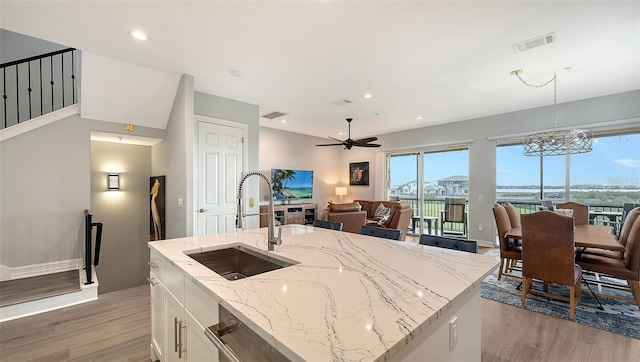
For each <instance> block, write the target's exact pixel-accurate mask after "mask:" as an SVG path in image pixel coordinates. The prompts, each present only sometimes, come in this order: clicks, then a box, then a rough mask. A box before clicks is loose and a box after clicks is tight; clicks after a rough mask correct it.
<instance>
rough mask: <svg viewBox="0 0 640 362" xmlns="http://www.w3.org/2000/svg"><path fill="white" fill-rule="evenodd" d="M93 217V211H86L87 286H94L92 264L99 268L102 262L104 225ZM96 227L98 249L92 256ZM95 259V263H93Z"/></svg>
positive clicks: (85, 257) (85, 255) (85, 251)
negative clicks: (94, 228) (101, 248)
mask: <svg viewBox="0 0 640 362" xmlns="http://www.w3.org/2000/svg"><path fill="white" fill-rule="evenodd" d="M92 218H93V215H92V214H91V210H84V270H85V273H86V275H87V282H86V283H85V284H93V281H92V280H91V277H92V267H91V266H92V264H93V266H98V263H99V262H100V244H101V243H102V223H101V222H93V221H92ZM94 226H95V227H96V249H95V252H94V254H93V258H92V256H91V245H92V244H93V243H92V239H93V227H94ZM92 259H93V262H92Z"/></svg>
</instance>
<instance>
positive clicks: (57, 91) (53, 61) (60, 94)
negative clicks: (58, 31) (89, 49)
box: [0, 48, 77, 129]
mask: <svg viewBox="0 0 640 362" xmlns="http://www.w3.org/2000/svg"><path fill="white" fill-rule="evenodd" d="M75 53H76V49H75V48H67V49H62V50H58V51H55V52H51V53H46V54H42V55H37V56H34V57H30V58H25V59H21V60H15V61H12V62H7V63H3V64H0V78H2V79H1V80H0V82H1V84H2V113H0V114H1V116H2V120H1V121H0V129H2V128H7V127H10V126H13V125H16V124H19V123H21V122H25V121H28V120H30V119H32V118H35V117H39V116H42V115H44V114H47V113H50V112H53V111H56V110H58V109H62V108H64V107H67V106H70V105H72V104H75V103H77V97H76V88H77V86H76V82H77V81H76V69H75V68H76V59H75V58H76V54H75Z"/></svg>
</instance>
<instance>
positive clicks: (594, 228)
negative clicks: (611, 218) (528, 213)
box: [507, 225, 627, 254]
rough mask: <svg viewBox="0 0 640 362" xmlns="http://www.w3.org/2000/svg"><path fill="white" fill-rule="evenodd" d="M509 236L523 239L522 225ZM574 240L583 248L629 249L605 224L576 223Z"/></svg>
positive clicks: (509, 233) (624, 250) (509, 232)
mask: <svg viewBox="0 0 640 362" xmlns="http://www.w3.org/2000/svg"><path fill="white" fill-rule="evenodd" d="M507 237H508V238H511V239H514V240H521V239H522V227H514V228H511V230H509V231H508V232H507ZM574 242H575V244H576V246H578V247H581V248H585V249H586V248H596V249H605V250H613V251H619V252H621V253H623V254H624V253H625V252H626V251H627V249H626V248H625V247H624V246H623V245H622V244H620V242H618V239H617V238H616V236H615V235H613V234H612V233H611V226H604V225H576V226H575V234H574Z"/></svg>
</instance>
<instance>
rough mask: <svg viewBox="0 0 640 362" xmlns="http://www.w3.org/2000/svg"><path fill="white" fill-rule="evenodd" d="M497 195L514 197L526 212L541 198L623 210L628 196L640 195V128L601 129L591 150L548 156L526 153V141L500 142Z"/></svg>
mask: <svg viewBox="0 0 640 362" xmlns="http://www.w3.org/2000/svg"><path fill="white" fill-rule="evenodd" d="M541 165H542V172H541V171H540V170H541ZM567 165H569V166H568V167H567ZM541 175H542V180H540V178H541ZM541 181H542V182H541ZM496 199H497V201H498V202H501V203H502V202H507V201H509V202H511V203H513V204H514V205H516V207H518V209H519V211H520V212H532V211H535V205H538V204H539V203H540V200H541V199H545V200H551V201H553V203H557V202H564V201H575V202H579V203H584V204H588V205H590V208H591V209H592V210H603V211H618V210H621V209H622V205H623V204H624V203H625V202H637V200H640V133H637V132H636V133H631V134H618V135H599V136H596V137H595V138H594V142H593V151H591V152H589V153H583V154H577V155H570V156H568V157H567V156H550V157H542V160H541V158H539V157H531V156H524V155H523V154H522V145H520V144H506V145H499V146H498V147H497V148H496Z"/></svg>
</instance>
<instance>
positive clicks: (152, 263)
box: [147, 261, 158, 269]
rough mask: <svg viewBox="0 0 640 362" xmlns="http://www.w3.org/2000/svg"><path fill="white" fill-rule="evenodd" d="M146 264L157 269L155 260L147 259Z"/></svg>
mask: <svg viewBox="0 0 640 362" xmlns="http://www.w3.org/2000/svg"><path fill="white" fill-rule="evenodd" d="M147 264H149V266H150V267H151V269H158V263H156V262H155V261H148V262H147Z"/></svg>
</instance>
